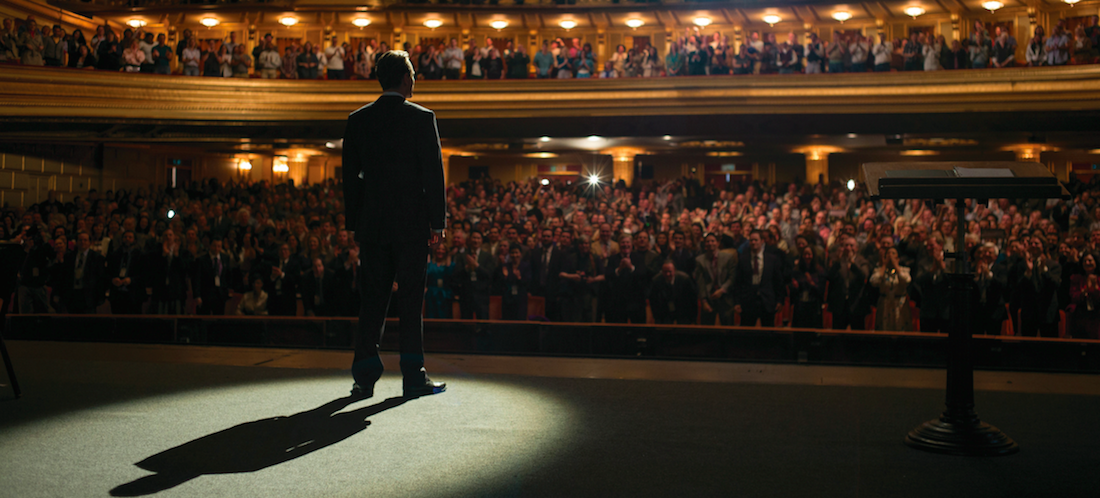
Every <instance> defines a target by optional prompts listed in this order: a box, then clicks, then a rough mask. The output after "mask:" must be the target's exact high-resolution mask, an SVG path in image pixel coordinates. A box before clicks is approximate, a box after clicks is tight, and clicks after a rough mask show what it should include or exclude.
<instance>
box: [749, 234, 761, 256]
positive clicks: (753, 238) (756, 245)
mask: <svg viewBox="0 0 1100 498" xmlns="http://www.w3.org/2000/svg"><path fill="white" fill-rule="evenodd" d="M763 248H764V232H761V231H760V230H753V231H752V233H750V234H749V249H752V252H753V253H757V252H760V250H761V249H763Z"/></svg>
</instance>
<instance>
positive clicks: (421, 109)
mask: <svg viewBox="0 0 1100 498" xmlns="http://www.w3.org/2000/svg"><path fill="white" fill-rule="evenodd" d="M405 107H406V108H409V109H412V110H414V111H416V112H419V113H423V114H428V115H432V116H434V115H435V112H433V111H432V110H431V109H428V108H427V107H424V106H422V105H420V104H417V103H415V102H409V101H408V100H405Z"/></svg>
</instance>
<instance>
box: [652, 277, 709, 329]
mask: <svg viewBox="0 0 1100 498" xmlns="http://www.w3.org/2000/svg"><path fill="white" fill-rule="evenodd" d="M698 302H699V301H698V298H697V294H696V291H695V283H694V282H692V281H691V277H689V276H688V274H687V273H684V272H682V271H677V272H676V276H675V278H673V279H672V283H671V284H670V283H668V280H665V276H664V275H661V274H658V275H657V276H656V277H653V280H652V282H651V283H650V284H649V307H650V309H652V310H653V319H654V320H655V321H656V322H657V323H672V322H673V321H675V322H677V323H680V324H681V325H683V324H686V323H695V315H696V311H697V305H698Z"/></svg>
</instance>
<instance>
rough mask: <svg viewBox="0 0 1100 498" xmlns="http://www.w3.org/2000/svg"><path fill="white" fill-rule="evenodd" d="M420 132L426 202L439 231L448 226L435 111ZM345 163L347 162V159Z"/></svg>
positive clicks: (435, 230) (430, 218)
mask: <svg viewBox="0 0 1100 498" xmlns="http://www.w3.org/2000/svg"><path fill="white" fill-rule="evenodd" d="M420 133H421V135H420V136H421V138H420V140H418V143H417V149H418V150H417V154H418V155H419V156H420V161H419V162H420V167H421V168H423V171H422V177H423V179H424V196H425V202H427V204H428V216H429V218H428V219H429V221H430V223H431V227H432V231H433V233H437V232H438V231H440V230H443V229H444V228H447V198H446V191H445V187H444V184H443V153H442V151H441V150H440V147H439V129H438V127H437V126H436V122H435V114H434V113H429V114H427V115H426V122H425V124H424V125H423V127H422V129H421V130H420ZM344 150H347V148H346V147H345V149H344ZM344 164H347V160H346V159H345V162H344ZM345 171H347V170H346V169H345ZM346 174H347V173H345V175H346ZM346 195H347V194H345V196H346Z"/></svg>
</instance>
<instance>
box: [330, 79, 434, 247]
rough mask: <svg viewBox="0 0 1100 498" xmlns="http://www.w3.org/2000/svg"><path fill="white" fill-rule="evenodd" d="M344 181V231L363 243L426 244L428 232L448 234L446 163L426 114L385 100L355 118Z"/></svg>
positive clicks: (394, 98)
mask: <svg viewBox="0 0 1100 498" xmlns="http://www.w3.org/2000/svg"><path fill="white" fill-rule="evenodd" d="M409 130H414V131H412V132H410V131H409ZM343 177H344V178H343V180H344V202H345V204H346V209H347V213H346V216H347V219H346V226H347V227H348V229H349V230H354V231H355V239H356V240H357V241H359V242H360V243H362V242H365V241H371V242H383V241H402V242H408V243H425V242H426V240H427V238H428V237H429V229H433V230H442V229H444V228H446V222H447V221H446V214H447V212H446V200H445V193H444V186H443V158H442V155H441V152H440V148H439V132H438V131H437V129H436V124H435V113H433V112H432V111H430V110H428V109H425V108H423V107H421V106H419V105H416V104H413V103H412V102H408V101H406V100H405V99H404V98H403V97H401V96H398V95H393V94H384V95H382V96H381V97H379V98H378V100H376V101H374V102H373V103H370V104H367V105H365V106H363V107H361V108H359V109H358V110H356V111H355V112H353V113H351V116H349V117H348V124H347V129H346V130H345V132H344V150H343Z"/></svg>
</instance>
